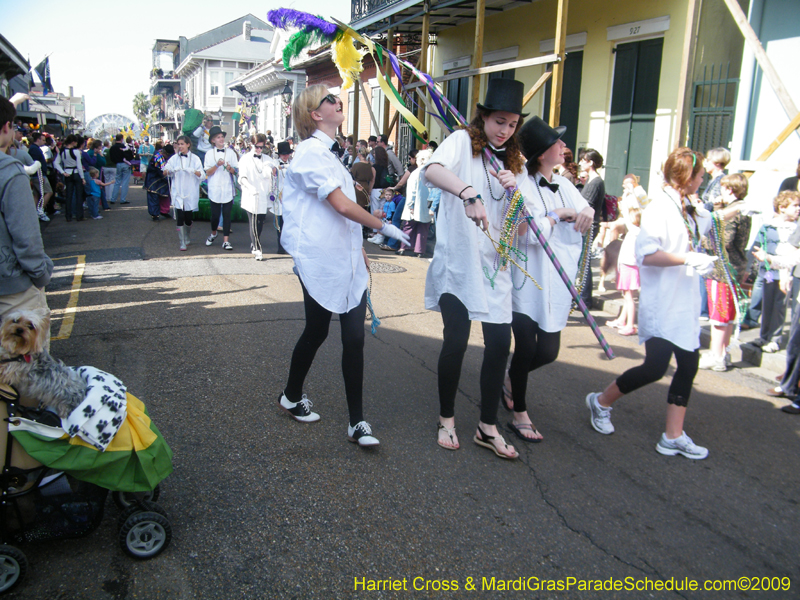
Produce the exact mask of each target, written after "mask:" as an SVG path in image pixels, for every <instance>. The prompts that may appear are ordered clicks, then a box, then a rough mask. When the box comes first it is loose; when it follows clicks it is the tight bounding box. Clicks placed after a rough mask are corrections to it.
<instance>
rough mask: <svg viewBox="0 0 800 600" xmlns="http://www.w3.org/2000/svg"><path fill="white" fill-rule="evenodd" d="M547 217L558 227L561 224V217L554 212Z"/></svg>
mask: <svg viewBox="0 0 800 600" xmlns="http://www.w3.org/2000/svg"><path fill="white" fill-rule="evenodd" d="M547 216H548V217H550V218H551V219H553V221H555V224H556V225H558V224H559V223H561V217H559V216H558V215H557V214H556V212H555V211H554V210H551V211H550V212H549V213H547Z"/></svg>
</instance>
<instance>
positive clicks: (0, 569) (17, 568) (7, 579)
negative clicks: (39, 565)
mask: <svg viewBox="0 0 800 600" xmlns="http://www.w3.org/2000/svg"><path fill="white" fill-rule="evenodd" d="M27 571H28V559H27V558H26V557H25V554H24V553H23V552H22V551H21V550H17V549H16V548H14V546H6V545H5V544H2V545H0V594H2V593H3V592H7V591H8V590H10V589H12V588H13V587H15V586H16V585H17V584H18V583H19V582H20V581H22V580H23V579H24V578H25V573H27Z"/></svg>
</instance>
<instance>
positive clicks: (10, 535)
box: [0, 385, 172, 594]
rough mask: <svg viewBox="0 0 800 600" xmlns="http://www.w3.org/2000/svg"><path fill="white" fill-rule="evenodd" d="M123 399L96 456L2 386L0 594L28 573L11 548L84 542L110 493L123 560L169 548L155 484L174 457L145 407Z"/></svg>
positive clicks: (23, 560)
mask: <svg viewBox="0 0 800 600" xmlns="http://www.w3.org/2000/svg"><path fill="white" fill-rule="evenodd" d="M125 393H126V395H127V398H126V402H127V406H126V416H125V419H124V422H123V423H122V424H121V426H120V427H119V429H118V431H117V432H116V435H114V436H113V439H111V440H110V442H109V443H108V445H107V446H106V447H105V448H104V450H103V451H100V450H99V448H97V447H93V446H92V445H91V444H89V443H86V442H85V441H84V440H83V439H81V438H80V437H79V436H77V435H75V436H72V437H71V436H70V435H69V434H68V432H67V431H65V429H63V428H62V425H63V424H64V422H62V420H61V419H60V418H59V417H58V416H57V415H56V414H55V413H53V412H51V411H49V410H46V409H39V408H31V407H30V406H29V405H30V404H31V403H32V402H30V401H28V399H22V401H21V400H20V398H19V394H18V393H17V391H16V390H15V389H14V388H13V387H11V386H7V385H0V419H2V421H3V426H0V462H1V463H2V465H3V472H2V474H0V493H2V503H1V504H0V594H2V593H3V592H6V591H8V590H10V589H12V588H13V587H15V586H16V585H17V584H19V583H20V581H22V579H23V578H24V577H25V575H26V572H27V568H28V561H27V558H26V557H25V554H24V553H23V552H22V551H21V550H19V549H18V548H17V547H15V546H13V545H11V544H12V543H13V544H20V543H24V542H28V541H34V540H37V541H38V540H50V539H59V538H75V537H81V536H84V535H87V534H88V533H90V532H91V531H93V530H94V529H96V528H97V526H98V525H99V524H100V522H101V520H102V518H103V509H104V505H105V502H106V498H107V496H108V493H109V491H110V492H111V496H112V499H113V500H114V502H115V503H116V504H117V506H118V507H119V508H120V515H119V519H118V527H119V533H118V540H119V543H120V546H121V547H122V549H123V550H124V551H125V552H126V553H128V554H129V555H130V556H132V557H134V558H137V559H147V558H152V557H154V556H157V555H158V554H160V553H161V552H162V551H163V550H164V549H166V548H167V546H169V543H170V540H171V538H172V528H171V526H170V522H169V519H168V518H167V515H166V512H165V511H164V509H163V508H161V507H160V506H159V505H158V504H156V500H157V499H158V496H159V487H158V483H159V482H160V481H162V480H163V479H164V478H165V477H167V475H169V474H170V473H171V472H172V451H171V450H170V449H169V446H167V444H166V442H165V441H164V438H163V437H162V436H161V434H160V432H159V431H158V428H156V426H155V424H154V423H152V421H150V418H149V417H148V415H147V411H146V409H145V407H144V404H142V402H141V401H139V400H138V399H137V398H135V397H134V396H132V395H131V394H127V392H125ZM87 397H88V395H87ZM34 403H35V401H34ZM73 433H74V432H73Z"/></svg>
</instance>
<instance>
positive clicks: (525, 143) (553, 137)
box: [517, 117, 567, 160]
mask: <svg viewBox="0 0 800 600" xmlns="http://www.w3.org/2000/svg"><path fill="white" fill-rule="evenodd" d="M566 131H567V128H566V127H563V126H560V127H556V128H555V129H553V128H552V127H550V125H548V124H547V123H545V122H544V121H542V119H541V118H540V117H533V118H532V119H531V120H530V121H527V122H526V123H525V124H524V125H523V126H522V127H521V128H520V130H519V133H517V139H518V140H519V144H520V146H521V148H522V153H523V154H524V155H525V157H526V158H527V159H528V160H533V159H535V158H538V157H539V156H541V155H542V154H543V153H544V152H545V151H546V150H547V149H548V148H549V147H550V146H552V145H553V144H555V143H556V142H557V141H558V140H560V139H561V136H562V135H564V133H566Z"/></svg>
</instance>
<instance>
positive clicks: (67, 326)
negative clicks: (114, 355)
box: [50, 254, 86, 340]
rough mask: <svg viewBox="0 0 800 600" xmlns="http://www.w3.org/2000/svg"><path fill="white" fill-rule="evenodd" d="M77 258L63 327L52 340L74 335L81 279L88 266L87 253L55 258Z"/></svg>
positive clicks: (62, 321)
mask: <svg viewBox="0 0 800 600" xmlns="http://www.w3.org/2000/svg"><path fill="white" fill-rule="evenodd" d="M71 258H74V259H77V261H78V262H77V264H76V265H75V274H74V275H73V276H72V290H71V291H70V293H69V300H68V301H67V307H66V308H65V309H64V318H63V319H62V320H61V327H60V328H59V330H58V335H55V336H52V337H51V338H50V339H51V340H66V339H67V338H69V336H70V335H72V326H73V325H74V324H75V313H76V312H77V310H78V293H79V292H80V291H81V280H82V279H83V271H84V269H85V268H86V255H85V254H80V255H78V256H64V257H61V258H56V259H53V260H67V259H71Z"/></svg>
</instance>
